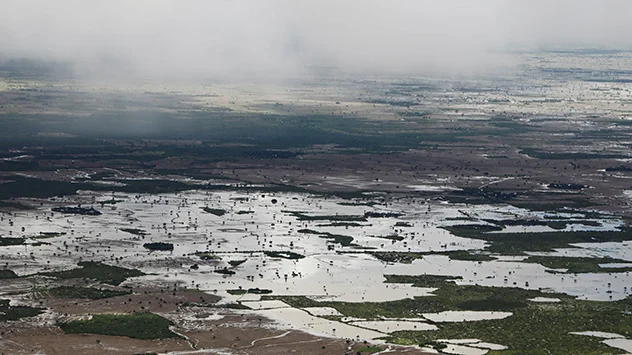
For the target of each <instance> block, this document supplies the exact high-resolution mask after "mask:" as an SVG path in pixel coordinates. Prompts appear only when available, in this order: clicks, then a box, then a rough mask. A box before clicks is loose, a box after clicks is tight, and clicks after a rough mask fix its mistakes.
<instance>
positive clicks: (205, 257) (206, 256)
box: [194, 251, 222, 260]
mask: <svg viewBox="0 0 632 355" xmlns="http://www.w3.org/2000/svg"><path fill="white" fill-rule="evenodd" d="M194 254H195V255H196V256H197V257H198V258H200V259H202V260H222V258H221V257H220V256H219V255H217V254H215V253H212V252H208V251H200V252H196V253H194Z"/></svg>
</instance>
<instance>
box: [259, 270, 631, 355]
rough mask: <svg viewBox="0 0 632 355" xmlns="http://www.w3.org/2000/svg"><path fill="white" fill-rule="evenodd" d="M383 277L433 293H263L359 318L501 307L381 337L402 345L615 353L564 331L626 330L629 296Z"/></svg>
mask: <svg viewBox="0 0 632 355" xmlns="http://www.w3.org/2000/svg"><path fill="white" fill-rule="evenodd" d="M385 276H386V278H387V282H397V283H400V282H401V283H412V284H413V285H414V286H419V287H436V288H438V289H437V290H436V291H434V294H435V295H436V296H425V297H415V298H414V299H403V300H396V301H388V302H364V303H347V302H329V301H327V302H317V301H314V300H311V299H309V298H306V297H300V296H299V297H289V296H264V297H262V299H280V300H283V301H284V302H286V303H288V304H290V305H292V306H294V307H333V308H335V309H337V310H338V311H339V312H341V313H342V314H344V315H345V316H350V317H358V318H365V319H379V318H381V317H389V318H411V317H412V318H414V317H419V316H420V315H421V314H423V313H434V312H441V311H447V310H460V311H465V310H473V311H507V312H512V313H513V315H512V316H509V317H507V318H504V319H495V320H483V321H472V322H455V323H450V322H445V323H436V325H437V327H438V328H439V329H438V330H432V331H397V332H393V333H391V334H390V335H389V336H387V337H386V338H385V340H387V341H388V342H393V343H397V344H403V345H419V344H431V343H435V342H436V340H438V339H470V338H476V339H481V340H483V341H485V342H492V343H496V344H503V345H506V346H508V347H509V349H508V350H503V351H493V352H490V354H511V355H517V354H536V355H545V354H553V355H566V354H619V353H623V352H622V351H617V350H616V349H613V348H610V347H608V346H606V345H604V344H602V343H600V341H601V339H600V338H596V337H588V336H579V335H572V334H569V333H570V332H580V331H604V332H612V333H617V334H621V335H623V336H626V337H630V336H631V335H632V298H628V299H625V300H622V301H616V302H595V301H583V300H576V299H574V298H573V297H570V296H567V295H565V294H553V293H545V292H541V291H537V290H525V289H520V288H508V287H483V286H476V285H457V284H455V283H454V282H452V281H451V280H455V279H458V277H453V276H437V275H419V276H404V275H385ZM536 297H555V298H559V299H560V300H561V302H558V303H537V302H531V301H529V299H530V298H536Z"/></svg>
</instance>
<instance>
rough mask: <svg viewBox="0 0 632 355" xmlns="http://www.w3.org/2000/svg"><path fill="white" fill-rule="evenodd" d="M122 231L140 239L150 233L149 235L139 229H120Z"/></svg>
mask: <svg viewBox="0 0 632 355" xmlns="http://www.w3.org/2000/svg"><path fill="white" fill-rule="evenodd" d="M120 230H121V231H123V232H126V233H130V234H134V235H137V236H140V237H143V236H146V235H149V233H147V231H145V230H144V229H139V228H120Z"/></svg>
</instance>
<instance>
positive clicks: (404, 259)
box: [367, 251, 424, 264]
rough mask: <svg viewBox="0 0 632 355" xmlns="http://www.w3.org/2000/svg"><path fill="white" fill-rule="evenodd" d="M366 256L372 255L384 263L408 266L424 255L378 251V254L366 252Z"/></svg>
mask: <svg viewBox="0 0 632 355" xmlns="http://www.w3.org/2000/svg"><path fill="white" fill-rule="evenodd" d="M367 254H370V255H373V256H374V257H375V258H377V259H378V260H382V261H385V262H387V263H402V264H410V263H412V262H413V261H414V260H416V259H421V258H423V256H424V253H406V252H402V253H400V252H394V251H393V252H389V251H378V252H367Z"/></svg>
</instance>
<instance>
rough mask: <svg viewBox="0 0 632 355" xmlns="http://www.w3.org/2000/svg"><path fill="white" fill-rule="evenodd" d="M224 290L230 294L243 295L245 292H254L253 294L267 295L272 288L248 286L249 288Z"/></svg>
mask: <svg viewBox="0 0 632 355" xmlns="http://www.w3.org/2000/svg"><path fill="white" fill-rule="evenodd" d="M226 292H228V293H230V294H231V295H245V294H247V293H250V294H255V295H267V294H270V293H272V290H268V289H265V288H259V287H256V288H249V289H242V288H239V289H232V290H227V291H226Z"/></svg>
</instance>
